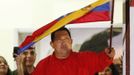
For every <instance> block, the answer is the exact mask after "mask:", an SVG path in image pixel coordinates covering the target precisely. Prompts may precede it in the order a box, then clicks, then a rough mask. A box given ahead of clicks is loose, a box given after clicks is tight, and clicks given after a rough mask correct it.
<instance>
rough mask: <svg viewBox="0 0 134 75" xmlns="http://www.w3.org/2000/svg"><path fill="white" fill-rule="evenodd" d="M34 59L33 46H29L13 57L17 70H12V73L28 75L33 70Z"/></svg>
mask: <svg viewBox="0 0 134 75" xmlns="http://www.w3.org/2000/svg"><path fill="white" fill-rule="evenodd" d="M14 56H15V55H14ZM35 59H36V53H35V48H34V47H30V48H29V49H27V50H26V51H24V52H23V53H21V54H20V55H17V57H15V61H16V64H17V70H15V71H14V72H13V75H30V74H31V73H32V72H33V70H34V62H35Z"/></svg>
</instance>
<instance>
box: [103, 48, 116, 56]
mask: <svg viewBox="0 0 134 75" xmlns="http://www.w3.org/2000/svg"><path fill="white" fill-rule="evenodd" d="M105 53H106V54H107V55H108V56H109V57H110V58H114V56H115V50H114V48H111V49H110V48H106V49H105Z"/></svg>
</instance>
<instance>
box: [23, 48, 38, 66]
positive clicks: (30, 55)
mask: <svg viewBox="0 0 134 75" xmlns="http://www.w3.org/2000/svg"><path fill="white" fill-rule="evenodd" d="M23 54H24V55H25V58H24V64H25V66H33V64H34V62H35V59H36V53H35V51H34V49H28V50H26V51H25V52H24V53H23Z"/></svg>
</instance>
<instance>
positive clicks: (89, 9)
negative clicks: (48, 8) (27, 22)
mask: <svg viewBox="0 0 134 75" xmlns="http://www.w3.org/2000/svg"><path fill="white" fill-rule="evenodd" d="M109 20H110V3H109V0H98V1H96V2H94V3H92V4H90V5H88V6H86V7H84V8H82V9H80V10H77V11H74V12H71V13H68V14H66V15H63V16H61V17H59V18H57V19H56V20H54V21H52V22H50V23H48V24H47V25H44V26H43V27H41V28H39V29H38V30H36V31H35V32H33V33H32V35H29V36H27V37H26V39H25V40H24V41H23V42H22V43H21V44H20V46H19V48H20V50H19V53H21V52H24V51H25V50H26V49H28V48H29V47H30V46H32V45H33V44H35V43H36V42H38V41H39V40H41V39H42V38H44V37H46V36H47V35H49V34H51V33H52V32H54V31H55V30H57V29H59V28H61V27H63V26H65V25H67V24H74V23H85V22H97V21H109Z"/></svg>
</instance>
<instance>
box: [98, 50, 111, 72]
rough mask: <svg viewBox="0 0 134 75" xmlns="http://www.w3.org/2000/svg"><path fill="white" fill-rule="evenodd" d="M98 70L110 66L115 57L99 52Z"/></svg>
mask: <svg viewBox="0 0 134 75" xmlns="http://www.w3.org/2000/svg"><path fill="white" fill-rule="evenodd" d="M97 61H98V62H97V64H98V67H97V68H96V69H97V71H98V72H99V71H103V70H104V69H105V68H106V67H108V66H110V65H111V64H112V63H113V59H111V58H110V57H109V56H107V55H106V53H105V52H104V51H103V52H100V53H98V54H97Z"/></svg>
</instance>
